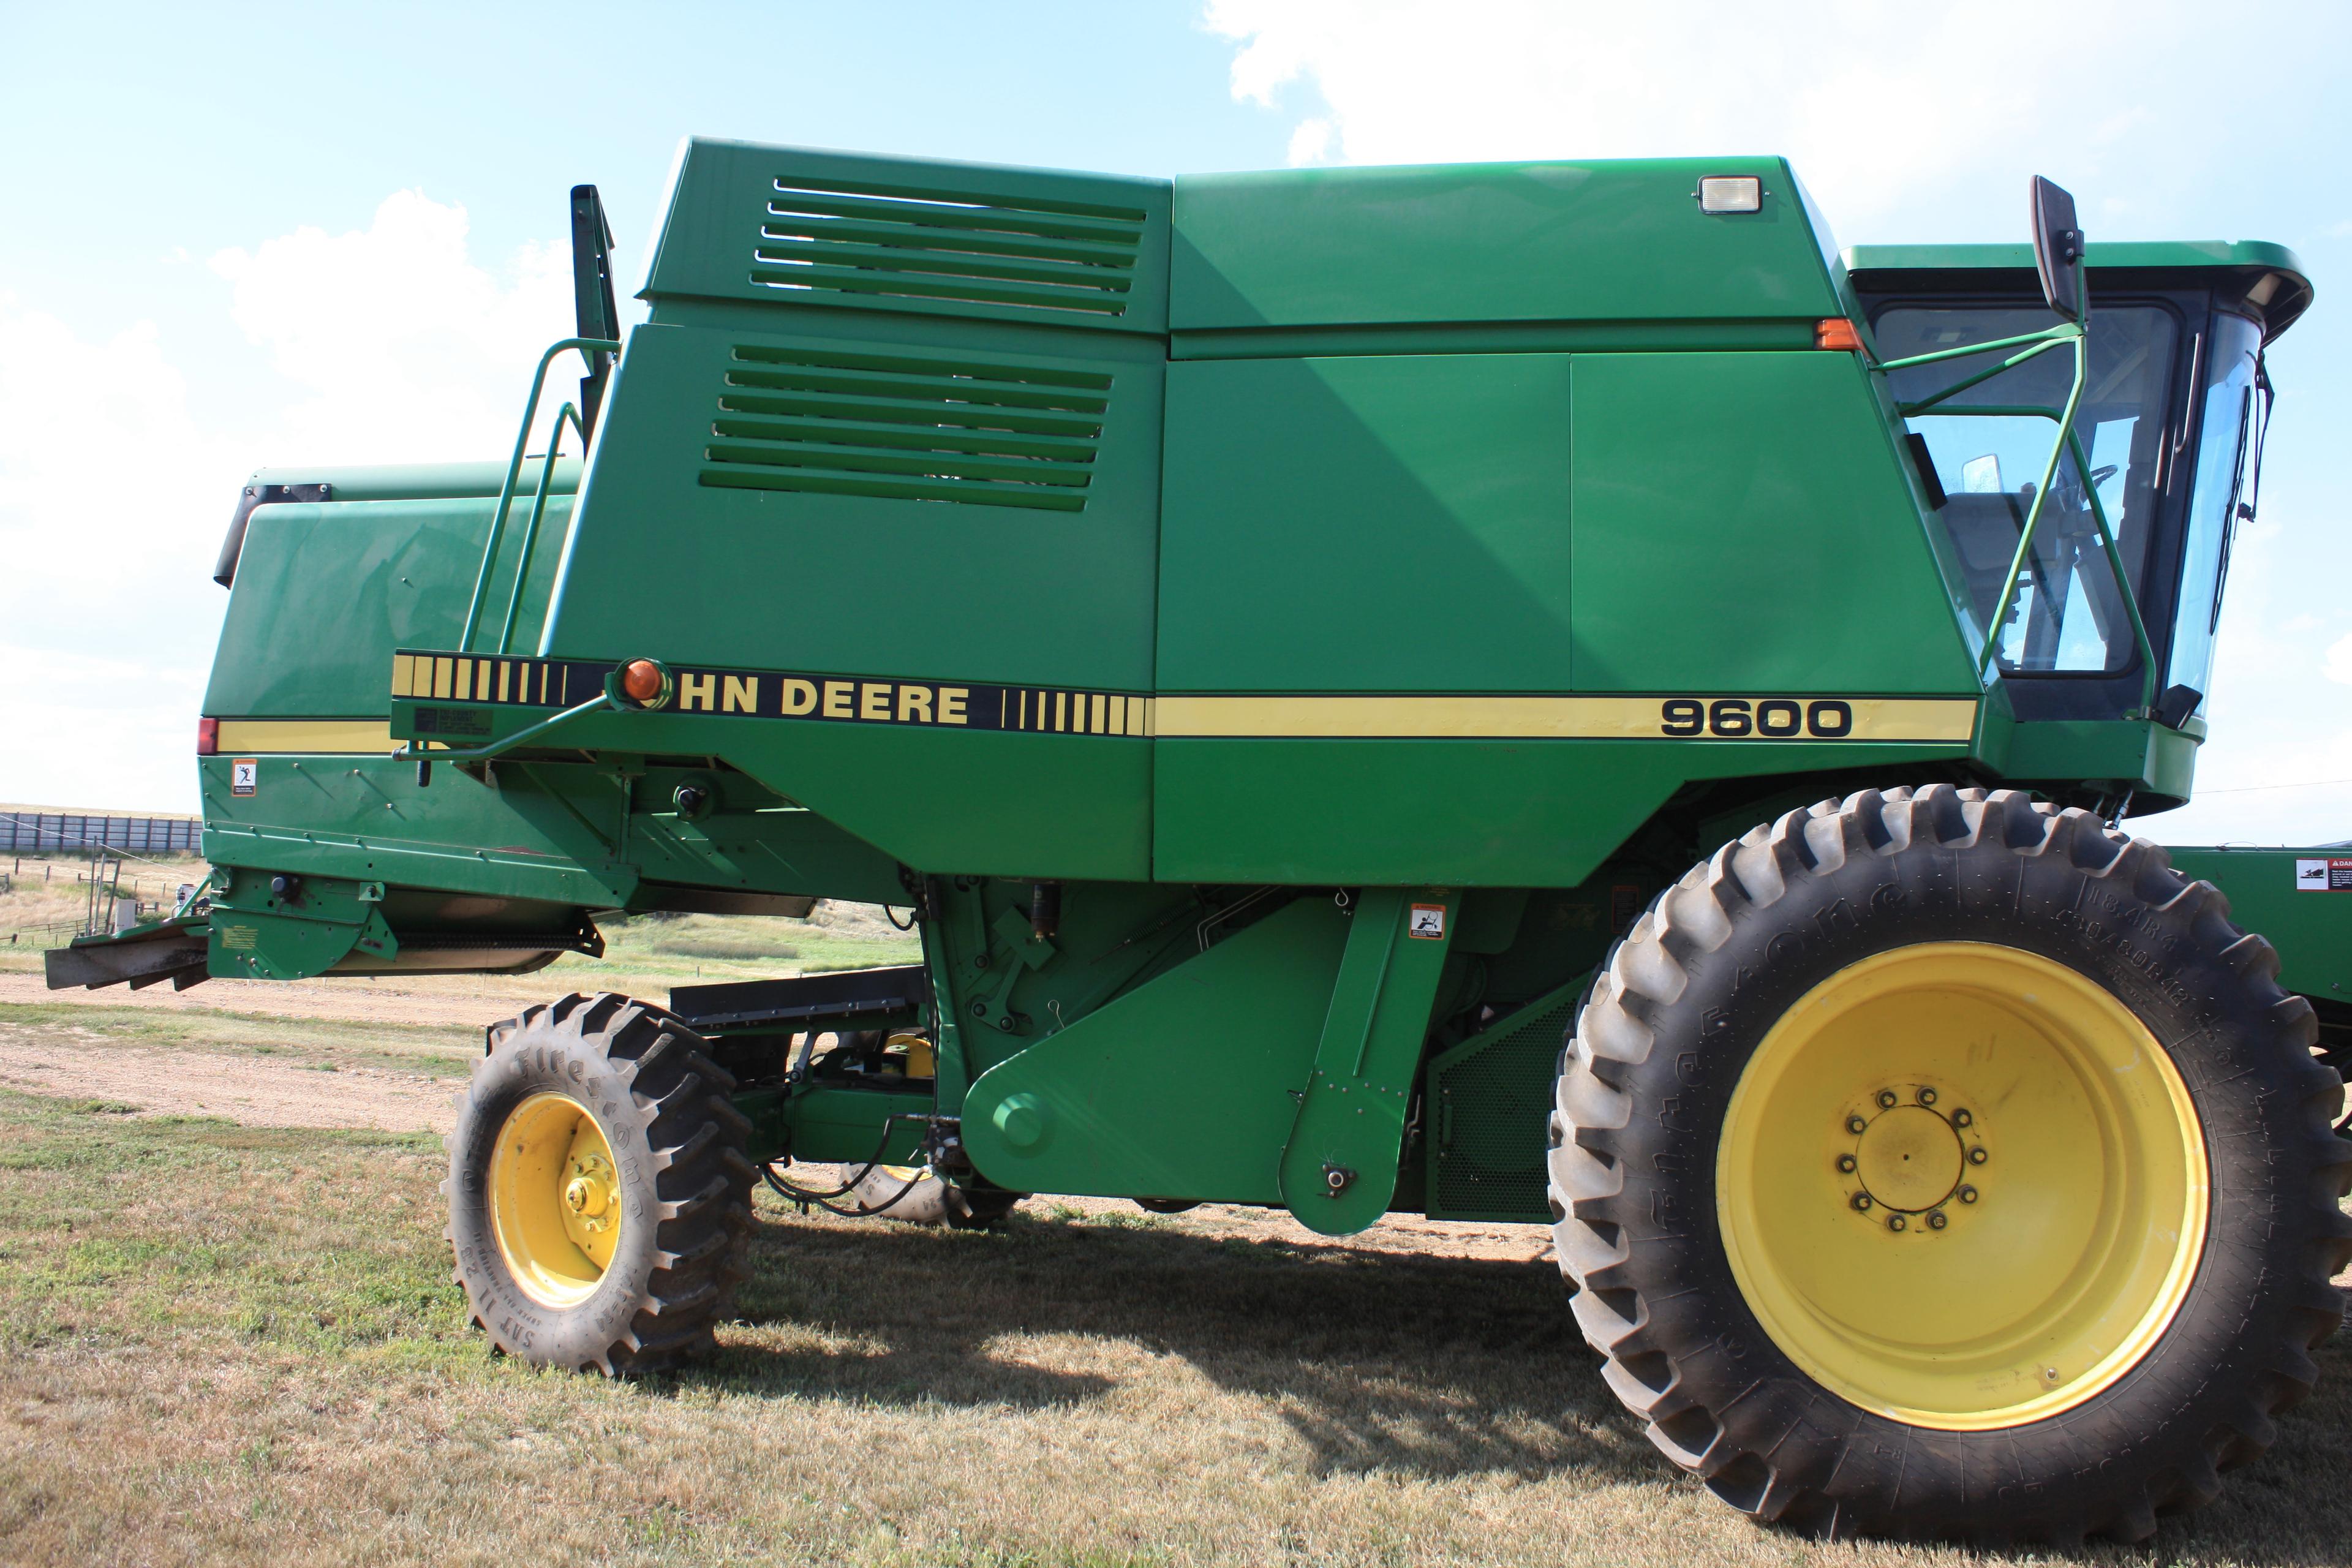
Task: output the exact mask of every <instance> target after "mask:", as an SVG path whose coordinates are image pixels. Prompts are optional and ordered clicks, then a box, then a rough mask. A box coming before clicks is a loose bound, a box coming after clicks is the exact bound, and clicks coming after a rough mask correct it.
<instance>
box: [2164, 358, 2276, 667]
mask: <svg viewBox="0 0 2352 1568" xmlns="http://www.w3.org/2000/svg"><path fill="white" fill-rule="evenodd" d="M2262 347H2263V339H2262V331H2261V330H2260V329H2259V328H2257V327H2256V326H2255V325H2254V323H2253V322H2252V321H2247V320H2246V319H2245V318H2243V317H2242V316H2224V315H2216V316H2215V317H2214V318H2213V335H2212V342H2211V343H2210V345H2209V346H2208V347H2207V349H2206V351H2205V374H2204V375H2203V377H2202V378H2201V379H2202V381H2203V385H2202V386H2201V387H2200V392H2201V394H2202V395H2203V398H2204V429H2203V433H2202V434H2201V435H2200V437H2198V442H2197V488H2196V489H2195V490H2194V491H2193V492H2192V494H2191V496H2190V499H2189V538H2188V542H2187V543H2186V544H2185V545H2183V547H2182V552H2183V553H2182V556H2181V562H2180V608H2179V614H2178V616H2177V618H2176V619H2175V621H2174V623H2173V629H2172V665H2171V669H2170V672H2169V674H2168V677H2167V680H2168V684H2170V685H2174V686H2186V687H2189V688H2191V689H2194V690H2196V691H2197V692H2198V693H2200V695H2201V694H2203V693H2204V692H2206V691H2207V690H2210V688H2209V687H2208V686H2207V685H2206V684H2205V682H2206V679H2207V677H2208V675H2209V674H2210V670H2211V668H2212V664H2213V628H2214V627H2215V626H2217V625H2219V624H2220V622H2221V589H2222V586H2223V584H2224V583H2225V581H2226V580H2227V578H2228V576H2229V573H2230V541H2231V537H2232V536H2233V535H2234V534H2235V533H2236V531H2237V526H2238V496H2239V492H2240V491H2241V490H2242V489H2244V488H2245V484H2246V475H2247V469H2248V468H2250V467H2251V462H2250V458H2251V456H2252V450H2251V448H2252V441H2253V436H2254V395H2255V380H2256V377H2257V375H2258V374H2259V372H2258V371H2257V369H2256V365H2255V362H2256V359H2257V357H2258V356H2259V355H2260V354H2261V353H2262Z"/></svg>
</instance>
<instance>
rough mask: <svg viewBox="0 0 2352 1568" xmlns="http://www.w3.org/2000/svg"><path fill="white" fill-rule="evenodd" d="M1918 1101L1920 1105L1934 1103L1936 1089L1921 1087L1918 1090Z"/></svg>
mask: <svg viewBox="0 0 2352 1568" xmlns="http://www.w3.org/2000/svg"><path fill="white" fill-rule="evenodd" d="M1919 1103H1920V1104H1922V1105H1933V1104H1935V1103H1936V1091H1935V1090H1934V1089H1921V1090H1920V1091H1919Z"/></svg>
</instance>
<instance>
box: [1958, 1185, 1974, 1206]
mask: <svg viewBox="0 0 2352 1568" xmlns="http://www.w3.org/2000/svg"><path fill="white" fill-rule="evenodd" d="M1959 1198H1960V1202H1962V1203H1964V1204H1972V1203H1974V1202H1976V1201H1977V1190H1976V1189H1975V1188H1974V1187H1967V1186H1964V1187H1962V1188H1961V1189H1960V1192H1959Z"/></svg>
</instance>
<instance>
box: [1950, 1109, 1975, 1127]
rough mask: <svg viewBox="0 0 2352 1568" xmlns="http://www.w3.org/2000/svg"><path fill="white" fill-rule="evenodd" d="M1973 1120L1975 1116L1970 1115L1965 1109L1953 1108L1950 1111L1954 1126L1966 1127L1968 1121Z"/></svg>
mask: <svg viewBox="0 0 2352 1568" xmlns="http://www.w3.org/2000/svg"><path fill="white" fill-rule="evenodd" d="M1975 1120H1976V1118H1975V1117H1973V1116H1970V1115H1969V1113H1968V1112H1967V1111H1965V1110H1955V1111H1953V1112H1952V1125H1953V1126H1955V1127H1966V1126H1967V1125H1968V1124H1969V1122H1971V1121H1975Z"/></svg>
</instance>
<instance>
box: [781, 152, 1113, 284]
mask: <svg viewBox="0 0 2352 1568" xmlns="http://www.w3.org/2000/svg"><path fill="white" fill-rule="evenodd" d="M1145 216H1146V214H1145V213H1144V212H1143V210H1142V209H1141V208H1139V207H1120V206H1106V205H1099V204H1096V203H1092V202H1067V201H1056V200H1053V199H1050V198H1047V197H1043V196H983V195H972V194H970V193H956V192H949V191H937V190H924V189H920V188H919V187H916V186H911V185H884V184H873V183H870V182H863V181H861V182H857V183H855V184H849V183H840V182H834V181H825V180H815V179H803V178H794V177H786V178H781V179H778V180H776V181H775V182H774V183H773V190H772V193H771V194H770V195H769V198H768V210H767V215H766V218H765V220H764V221H763V222H762V223H761V226H760V240H759V244H758V246H757V247H756V248H755V249H754V251H753V253H752V264H751V281H752V282H753V283H755V284H760V285H761V286H763V287H766V288H771V289H784V290H791V291H805V292H807V293H809V294H811V295H813V296H814V297H816V298H817V299H820V300H823V299H825V298H826V297H828V296H831V297H833V298H832V299H831V300H830V302H832V303H835V304H841V303H852V302H877V303H878V302H880V301H883V300H894V299H896V300H938V301H948V302H954V301H961V302H963V303H967V304H983V305H992V306H998V307H1011V308H1013V309H1027V310H1038V311H1041V312H1045V313H1046V314H1049V315H1059V314H1063V313H1065V312H1068V313H1074V314H1076V315H1080V316H1086V317H1092V318H1097V319H1100V318H1104V317H1109V318H1113V319H1116V318H1118V317H1119V316H1123V315H1125V314H1126V313H1127V307H1128V295H1129V290H1130V289H1133V287H1134V284H1135V265H1136V251H1137V247H1138V245H1139V243H1140V242H1141V240H1142V237H1143V226H1144V219H1145ZM843 296H848V297H850V298H848V299H844V298H842V297H843Z"/></svg>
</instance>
